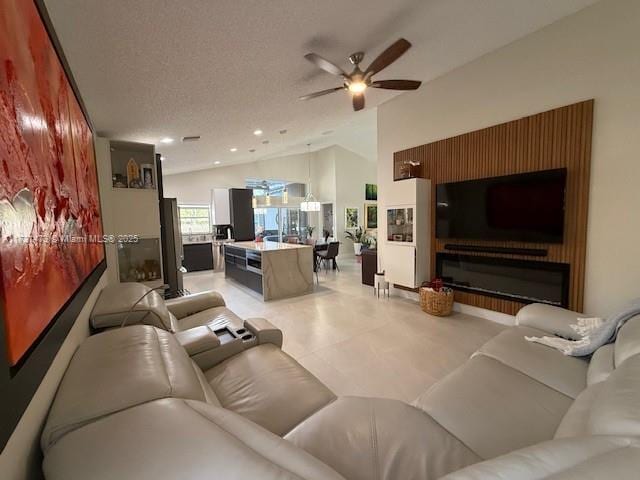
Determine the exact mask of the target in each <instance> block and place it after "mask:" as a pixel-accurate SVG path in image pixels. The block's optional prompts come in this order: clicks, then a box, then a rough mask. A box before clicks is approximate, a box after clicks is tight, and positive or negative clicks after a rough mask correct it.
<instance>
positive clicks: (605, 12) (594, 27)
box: [378, 0, 640, 314]
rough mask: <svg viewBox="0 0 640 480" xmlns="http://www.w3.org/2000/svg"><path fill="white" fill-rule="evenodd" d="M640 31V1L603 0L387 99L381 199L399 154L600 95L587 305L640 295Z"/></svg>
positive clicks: (381, 117) (600, 309)
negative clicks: (426, 144) (403, 93)
mask: <svg viewBox="0 0 640 480" xmlns="http://www.w3.org/2000/svg"><path fill="white" fill-rule="evenodd" d="M639 32H640V2H639V1H637V0H603V1H601V2H599V3H597V4H595V5H593V6H591V7H589V8H587V9H585V10H582V11H581V12H578V13H577V14H575V15H573V16H570V17H567V18H565V19H563V20H560V21H558V22H556V23H554V24H552V25H550V26H548V27H546V28H544V29H542V30H540V31H538V32H535V33H533V34H531V35H529V36H527V37H525V38H523V39H521V40H519V41H516V42H514V43H512V44H510V45H508V46H506V47H504V48H502V49H500V50H497V51H495V52H493V53H491V54H488V55H486V56H484V57H482V58H480V59H478V60H476V61H474V62H472V63H469V64H467V65H465V66H463V67H461V68H458V69H457V70H454V71H452V72H451V73H449V74H446V75H444V76H442V77H440V78H438V79H435V80H433V81H431V82H429V83H426V84H424V85H423V86H422V87H421V88H420V90H418V91H417V92H412V93H408V94H405V95H401V96H399V97H396V98H394V99H393V100H391V101H389V102H387V103H385V104H384V105H382V106H380V107H379V108H378V195H379V203H380V204H381V205H382V204H384V196H385V189H386V188H388V185H389V182H391V181H392V180H393V173H392V171H393V166H392V163H393V152H395V151H398V150H402V149H405V148H409V147H413V146H417V145H422V144H425V143H429V142H432V141H435V140H439V139H443V138H448V137H451V136H454V135H458V134H461V133H465V132H469V131H473V130H477V129H480V128H484V127H487V126H491V125H495V124H498V123H502V122H506V121H509V120H513V119H517V118H520V117H523V116H527V115H531V114H534V113H538V112H543V111H546V110H549V109H552V108H556V107H560V106H563V105H568V104H571V103H574V102H578V101H581V100H586V99H590V98H594V99H595V119H594V128H593V149H592V169H591V186H590V206H589V226H588V240H587V241H588V243H587V265H586V292H585V305H584V307H585V311H586V312H590V313H594V314H606V313H607V312H610V311H612V310H614V309H615V308H617V307H620V306H621V305H622V304H623V303H624V302H627V301H629V300H631V299H633V298H636V297H640V241H639V239H640V214H639V213H638V212H639V209H640V135H638V124H639V122H640V94H639V92H640V90H639V88H640V87H639V85H640V55H639V54H638V52H639V51H640V33H639ZM382 228H383V229H384V226H382ZM384 234H385V232H382V231H381V232H380V235H381V236H384ZM381 255H382V256H384V244H382V245H381Z"/></svg>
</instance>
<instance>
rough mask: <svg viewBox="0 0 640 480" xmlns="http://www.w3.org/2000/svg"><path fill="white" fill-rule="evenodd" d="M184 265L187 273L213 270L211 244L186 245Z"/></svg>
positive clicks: (184, 247)
mask: <svg viewBox="0 0 640 480" xmlns="http://www.w3.org/2000/svg"><path fill="white" fill-rule="evenodd" d="M183 249H184V260H183V261H182V265H183V266H184V268H186V269H187V272H199V271H202V270H213V250H212V248H211V244H210V243H192V244H185V245H184V246H183Z"/></svg>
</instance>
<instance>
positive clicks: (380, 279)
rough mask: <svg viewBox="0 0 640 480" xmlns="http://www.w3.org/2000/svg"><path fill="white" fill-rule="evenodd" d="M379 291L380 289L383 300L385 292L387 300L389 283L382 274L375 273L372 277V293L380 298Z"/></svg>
mask: <svg viewBox="0 0 640 480" xmlns="http://www.w3.org/2000/svg"><path fill="white" fill-rule="evenodd" d="M380 289H382V298H384V294H385V292H386V293H387V298H389V282H388V281H387V280H385V278H384V272H381V273H376V274H375V275H374V277H373V293H374V295H377V296H378V298H380Z"/></svg>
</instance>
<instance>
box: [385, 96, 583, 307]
mask: <svg viewBox="0 0 640 480" xmlns="http://www.w3.org/2000/svg"><path fill="white" fill-rule="evenodd" d="M593 106H594V101H593V100H587V101H584V102H580V103H576V104H573V105H568V106H565V107H561V108H556V109H553V110H549V111H547V112H543V113H538V114H535V115H531V116H529V117H524V118H520V119H518V120H514V121H511V122H507V123H503V124H500V125H495V126H492V127H488V128H484V129H482V130H477V131H474V132H469V133H465V134H462V135H457V136H455V137H451V138H447V139H444V140H438V141H435V142H432V143H428V144H425V145H420V146H417V147H414V148H409V149H406V150H402V151H399V152H396V153H394V169H395V168H396V165H397V164H398V163H399V162H403V161H406V160H416V161H419V162H420V164H421V177H423V178H429V179H431V181H432V184H433V186H435V185H437V184H439V183H447V182H455V181H462V180H472V179H478V178H486V177H494V176H499V175H509V174H514V173H524V172H531V171H536V170H548V169H552V168H562V167H565V168H566V169H567V192H566V204H565V209H566V212H565V240H564V243H563V244H562V245H559V244H539V243H533V244H532V243H523V242H495V241H479V240H457V239H437V238H435V192H436V189H435V188H432V189H431V191H432V198H431V200H432V201H431V218H432V225H431V245H432V247H431V269H432V272H431V273H432V275H433V274H434V273H435V256H436V253H437V252H442V251H445V250H444V244H445V243H458V244H474V245H487V246H505V247H524V248H546V249H547V250H548V252H549V254H548V256H547V257H544V258H542V259H541V258H537V259H538V260H542V261H548V262H563V263H568V264H570V265H571V279H570V288H569V308H571V309H573V310H577V311H582V305H583V302H584V275H585V257H586V246H587V217H588V207H589V177H590V166H591V136H592V128H593ZM477 255H487V256H498V257H507V258H521V259H531V260H533V259H535V258H533V257H527V256H522V255H506V254H505V255H495V254H482V253H478V254H477ZM455 298H456V301H458V302H461V303H465V304H469V305H474V306H477V307H482V308H487V309H490V310H496V311H499V312H503V313H508V314H512V315H513V314H515V313H517V311H518V310H519V309H520V308H521V307H522V306H523V304H522V303H519V302H513V301H509V300H502V299H496V298H492V297H487V296H483V295H476V294H471V293H465V292H456V294H455Z"/></svg>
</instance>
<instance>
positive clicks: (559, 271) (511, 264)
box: [436, 253, 569, 307]
mask: <svg viewBox="0 0 640 480" xmlns="http://www.w3.org/2000/svg"><path fill="white" fill-rule="evenodd" d="M436 274H437V276H438V277H440V278H442V279H443V281H444V284H445V285H447V286H449V287H451V288H454V289H456V290H462V291H466V292H472V293H478V294H482V295H489V296H492V297H498V298H504V299H507V300H514V301H517V302H523V303H534V302H541V303H548V304H550V305H557V306H561V307H567V306H568V303H569V264H567V263H551V262H536V261H531V260H516V259H512V258H497V257H483V256H476V255H457V254H452V253H438V254H436Z"/></svg>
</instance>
